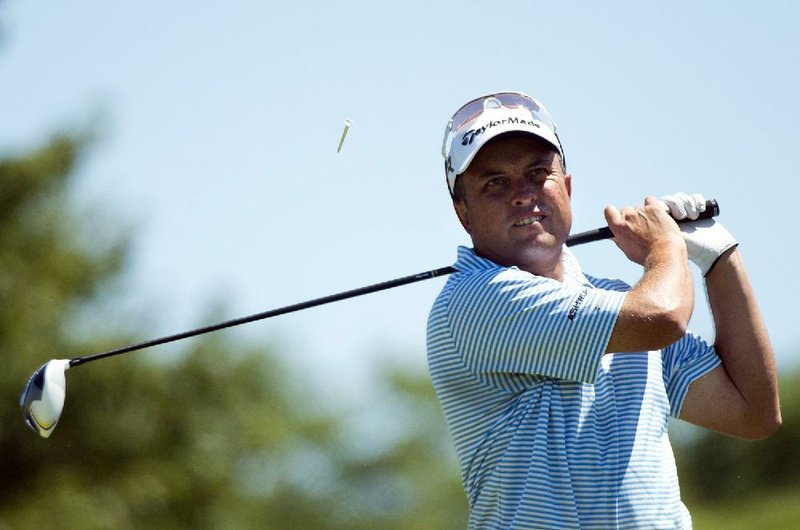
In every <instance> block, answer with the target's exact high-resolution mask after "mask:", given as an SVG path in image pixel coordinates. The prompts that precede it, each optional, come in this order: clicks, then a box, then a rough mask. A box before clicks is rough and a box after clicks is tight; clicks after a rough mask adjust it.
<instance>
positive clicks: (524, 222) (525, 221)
mask: <svg viewBox="0 0 800 530" xmlns="http://www.w3.org/2000/svg"><path fill="white" fill-rule="evenodd" d="M542 219H544V215H530V216H528V217H523V218H522V219H520V220H519V221H517V222H516V223H514V226H528V225H532V224H533V223H540V222H541V221H542Z"/></svg>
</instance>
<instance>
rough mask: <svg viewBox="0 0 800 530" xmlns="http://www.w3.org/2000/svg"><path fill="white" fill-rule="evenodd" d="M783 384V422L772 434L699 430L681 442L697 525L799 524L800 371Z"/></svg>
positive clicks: (684, 479)
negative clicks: (754, 436) (744, 436)
mask: <svg viewBox="0 0 800 530" xmlns="http://www.w3.org/2000/svg"><path fill="white" fill-rule="evenodd" d="M779 389H780V396H781V412H782V416H783V426H782V427H781V429H780V430H779V431H778V433H777V434H776V435H774V436H772V437H771V438H768V439H766V440H761V441H756V442H752V441H746V440H740V439H736V438H732V437H730V436H724V435H722V434H717V433H713V432H710V431H698V432H697V434H696V436H695V437H692V438H690V439H689V441H688V442H686V443H683V444H678V445H677V447H676V458H677V460H678V470H679V473H680V481H681V490H682V494H683V497H684V499H685V502H686V504H687V506H688V507H689V510H690V511H691V512H692V513H693V515H694V516H695V519H696V521H697V523H696V525H695V526H696V528H698V529H705V528H708V529H712V528H721V527H724V528H765V529H766V528H770V529H772V528H775V529H785V528H800V524H798V523H797V521H800V479H798V477H800V372H797V371H795V372H793V373H788V374H786V375H785V376H783V377H781V379H780V384H779ZM790 523H791V524H790Z"/></svg>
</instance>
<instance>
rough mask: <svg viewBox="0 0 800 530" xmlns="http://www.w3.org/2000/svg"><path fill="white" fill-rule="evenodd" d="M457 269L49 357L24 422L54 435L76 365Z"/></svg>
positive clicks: (587, 237) (26, 399)
mask: <svg viewBox="0 0 800 530" xmlns="http://www.w3.org/2000/svg"><path fill="white" fill-rule="evenodd" d="M717 215H719V204H718V203H717V201H716V200H713V199H712V200H708V201H706V209H705V211H703V212H702V213H701V214H700V216H699V217H698V219H708V218H710V217H715V216H717ZM698 219H694V220H698ZM678 222H679V223H689V222H692V220H690V219H683V220H680V221H678ZM611 237H613V234H612V233H611V229H609V228H608V227H607V226H606V227H603V228H597V229H595V230H589V231H587V232H581V233H579V234H574V235H571V236H569V238H567V241H566V245H567V246H575V245H581V244H584V243H590V242H592V241H599V240H602V239H610V238H611ZM455 271H456V269H455V268H454V267H452V266H448V267H442V268H439V269H433V270H429V271H426V272H420V273H418V274H412V275H411V276H404V277H402V278H396V279H394V280H389V281H385V282H381V283H376V284H373V285H368V286H366V287H360V288H358V289H352V290H350V291H344V292H341V293H337V294H332V295H328V296H324V297H322V298H316V299H314V300H308V301H306V302H300V303H297V304H293V305H289V306H285V307H280V308H278V309H272V310H269V311H264V312H262V313H256V314H253V315H249V316H245V317H240V318H236V319H233V320H227V321H225V322H220V323H218V324H212V325H209V326H204V327H200V328H197V329H193V330H189V331H184V332H182V333H176V334H174V335H168V336H165V337H161V338H157V339H152V340H148V341H145V342H140V343H138V344H133V345H130V346H124V347H122V348H117V349H115V350H110V351H107V352H103V353H97V354H94V355H88V356H84V357H75V358H73V359H53V360H50V361H48V362H46V363H45V364H43V365H42V366H40V367H39V369H38V370H36V371H35V372H34V373H33V375H32V376H31V377H30V379H29V380H28V383H27V384H26V385H25V389H24V390H23V391H22V395H21V396H20V406H21V407H22V413H23V417H24V418H25V423H26V424H27V425H28V426H29V427H30V428H31V429H32V430H33V431H34V432H36V433H37V434H38V435H39V436H41V437H43V438H48V437H49V436H50V434H52V432H53V430H54V429H55V428H56V424H57V423H58V420H59V418H60V417H61V411H62V410H63V409H64V399H65V397H66V389H67V381H66V377H65V372H66V371H67V370H68V369H70V368H72V367H74V366H80V365H81V364H85V363H88V362H91V361H97V360H100V359H104V358H106V357H112V356H115V355H122V354H123V353H128V352H132V351H136V350H142V349H145V348H150V347H152V346H158V345H161V344H166V343H168V342H174V341H177V340H182V339H187V338H189V337H195V336H197V335H203V334H205V333H211V332H212V331H218V330H221V329H225V328H230V327H233V326H240V325H242V324H247V323H250V322H255V321H257V320H263V319H266V318H271V317H275V316H278V315H285V314H287V313H293V312H295V311H300V310H303V309H308V308H310V307H315V306H319V305H324V304H329V303H331V302H337V301H339V300H345V299H347V298H354V297H356V296H362V295H365V294H369V293H374V292H378V291H383V290H386V289H392V288H394V287H399V286H401V285H407V284H410V283H415V282H419V281H422V280H428V279H431V278H436V277H439V276H446V275H448V274H451V273H453V272H455Z"/></svg>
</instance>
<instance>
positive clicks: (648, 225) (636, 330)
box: [605, 197, 694, 353]
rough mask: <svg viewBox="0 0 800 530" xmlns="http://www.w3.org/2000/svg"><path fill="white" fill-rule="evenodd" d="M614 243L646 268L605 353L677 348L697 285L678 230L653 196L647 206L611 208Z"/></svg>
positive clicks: (692, 305) (686, 322)
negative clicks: (619, 209)
mask: <svg viewBox="0 0 800 530" xmlns="http://www.w3.org/2000/svg"><path fill="white" fill-rule="evenodd" d="M605 213H606V220H607V221H608V226H609V228H611V231H612V232H613V234H614V242H615V243H616V244H617V246H619V248H620V249H621V250H622V251H623V252H624V253H625V255H626V256H627V257H628V259H630V260H631V261H633V262H635V263H638V264H640V265H642V266H643V267H644V272H643V274H642V277H641V279H640V280H639V282H637V284H636V285H635V286H634V287H633V289H631V291H630V292H629V293H628V294H627V296H626V297H625V301H624V303H623V304H622V308H621V309H620V312H619V316H618V317H617V321H616V323H615V325H614V330H613V332H612V334H611V338H610V339H609V342H608V345H607V347H606V353H611V352H627V351H646V350H654V349H660V348H663V347H665V346H668V345H669V344H672V343H673V342H675V341H676V340H678V339H679V338H680V337H682V336H683V335H684V333H685V332H686V328H687V326H688V323H689V319H690V318H691V316H692V311H693V309H694V284H693V282H692V276H691V272H690V271H689V264H688V259H687V250H686V244H685V243H684V241H683V238H682V237H681V233H680V230H679V229H678V225H677V224H676V223H675V221H674V220H672V219H671V218H670V217H669V215H668V214H667V213H666V210H665V209H664V206H663V204H662V203H659V202H658V201H656V199H654V198H653V197H648V198H647V199H645V206H644V207H639V208H635V209H631V208H623V209H622V210H621V211H617V209H616V208H614V207H611V206H609V207H608V208H606V212H605Z"/></svg>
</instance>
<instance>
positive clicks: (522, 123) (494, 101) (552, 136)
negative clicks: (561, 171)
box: [442, 92, 564, 194]
mask: <svg viewBox="0 0 800 530" xmlns="http://www.w3.org/2000/svg"><path fill="white" fill-rule="evenodd" d="M476 103H477V104H479V105H481V104H482V108H481V107H480V106H479V107H478V108H477V112H473V113H472V116H467V117H466V120H465V121H463V122H462V123H457V122H459V121H462V120H461V119H459V118H458V117H459V116H460V115H462V112H463V111H464V109H465V108H467V106H468V105H475V104H476ZM509 132H524V133H530V134H533V135H535V136H537V137H539V138H542V139H544V140H546V141H547V142H549V143H550V144H551V145H552V146H553V147H554V148H555V149H556V150H557V151H558V154H559V155H560V156H561V160H562V162H563V161H564V150H563V149H562V147H561V141H560V140H559V139H558V135H557V134H556V125H555V122H554V121H553V119H552V118H551V117H550V114H548V112H547V110H546V109H545V108H544V106H543V105H542V104H541V103H539V102H538V101H536V100H535V99H533V98H531V97H530V96H527V95H525V94H521V93H519V92H502V93H498V94H490V95H487V96H483V97H482V98H478V99H477V100H473V102H470V103H467V105H465V106H464V107H462V109H461V110H459V111H458V112H456V114H455V115H454V116H453V118H452V119H451V120H450V123H449V124H448V128H447V131H446V132H445V140H444V145H443V146H442V154H443V155H444V157H445V171H446V173H447V184H448V186H449V188H450V193H451V194H452V193H453V188H454V186H455V182H456V177H457V176H458V175H460V174H462V173H463V172H464V171H466V170H467V168H468V167H469V165H470V163H471V162H472V160H473V159H474V158H475V155H477V154H478V151H479V150H480V148H481V147H483V146H484V145H486V143H487V142H489V141H490V140H491V139H492V138H495V137H497V136H499V135H501V134H504V133H509Z"/></svg>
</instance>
